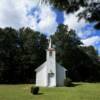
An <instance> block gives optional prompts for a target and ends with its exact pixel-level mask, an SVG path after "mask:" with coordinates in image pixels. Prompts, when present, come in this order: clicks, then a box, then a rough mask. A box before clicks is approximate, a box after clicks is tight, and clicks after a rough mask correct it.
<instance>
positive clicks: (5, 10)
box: [0, 0, 100, 54]
mask: <svg viewBox="0 0 100 100" xmlns="http://www.w3.org/2000/svg"><path fill="white" fill-rule="evenodd" d="M39 1H40V0H0V27H2V28H4V27H13V28H15V29H19V28H21V27H30V28H32V29H33V30H36V31H39V32H42V33H44V34H46V35H48V36H49V35H51V34H54V33H55V31H56V29H57V26H58V25H59V24H61V23H62V24H65V25H68V26H69V29H74V30H75V31H76V33H77V35H78V36H79V37H80V39H81V41H82V42H83V43H84V45H85V46H89V45H93V46H94V47H95V48H96V49H97V50H98V52H99V54H100V34H99V33H100V31H99V30H95V29H94V28H93V23H92V24H91V23H88V22H86V21H85V20H84V19H81V20H80V21H78V17H77V14H78V13H79V12H81V11H82V10H84V8H80V9H79V10H78V11H77V12H75V13H73V14H66V13H65V12H61V11H59V10H57V9H53V8H52V6H51V5H49V4H41V2H39ZM62 34H63V33H62Z"/></svg>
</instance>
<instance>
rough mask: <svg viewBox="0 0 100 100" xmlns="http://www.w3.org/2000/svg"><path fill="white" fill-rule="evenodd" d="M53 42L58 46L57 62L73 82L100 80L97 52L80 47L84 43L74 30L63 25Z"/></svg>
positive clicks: (53, 36)
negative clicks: (66, 71) (65, 69)
mask: <svg viewBox="0 0 100 100" xmlns="http://www.w3.org/2000/svg"><path fill="white" fill-rule="evenodd" d="M52 40H53V43H54V44H55V45H56V51H57V54H56V55H57V61H58V62H60V64H62V65H63V66H64V67H65V68H67V69H68V76H69V77H70V78H71V79H72V80H74V81H97V80H100V77H99V75H100V72H99V71H98V70H99V68H100V65H98V54H97V52H96V51H95V49H94V48H93V47H87V48H85V47H82V46H80V44H82V43H81V41H80V39H79V38H78V36H77V35H76V33H75V31H74V30H68V27H67V26H66V25H63V24H61V25H59V26H58V29H57V31H56V32H55V34H54V35H52ZM96 76H98V77H96Z"/></svg>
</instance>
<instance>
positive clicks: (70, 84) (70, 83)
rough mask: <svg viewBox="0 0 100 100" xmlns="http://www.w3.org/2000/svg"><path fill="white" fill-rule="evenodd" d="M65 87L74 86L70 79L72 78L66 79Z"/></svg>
mask: <svg viewBox="0 0 100 100" xmlns="http://www.w3.org/2000/svg"><path fill="white" fill-rule="evenodd" d="M64 85H65V86H68V87H71V86H72V85H73V84H72V80H71V79H70V78H68V77H67V78H66V79H65V80H64Z"/></svg>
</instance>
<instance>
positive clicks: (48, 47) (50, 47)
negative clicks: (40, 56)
mask: <svg viewBox="0 0 100 100" xmlns="http://www.w3.org/2000/svg"><path fill="white" fill-rule="evenodd" d="M51 45H52V44H51V38H50V39H49V47H48V49H50V48H52V47H51Z"/></svg>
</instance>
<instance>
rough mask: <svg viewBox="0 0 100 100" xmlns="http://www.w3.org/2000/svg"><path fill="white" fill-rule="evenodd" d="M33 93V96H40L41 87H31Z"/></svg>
mask: <svg viewBox="0 0 100 100" xmlns="http://www.w3.org/2000/svg"><path fill="white" fill-rule="evenodd" d="M31 93H32V94H35V95H36V94H38V93H39V87H31Z"/></svg>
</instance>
